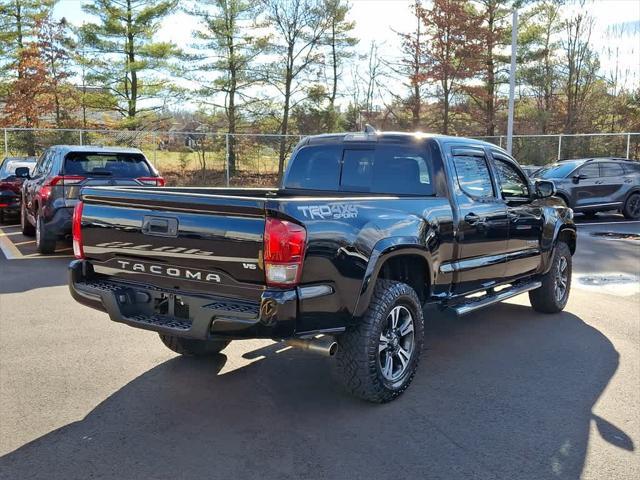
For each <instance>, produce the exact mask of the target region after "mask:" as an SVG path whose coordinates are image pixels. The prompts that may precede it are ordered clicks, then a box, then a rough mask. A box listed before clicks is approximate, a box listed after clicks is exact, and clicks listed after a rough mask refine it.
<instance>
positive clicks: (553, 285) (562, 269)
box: [529, 242, 572, 313]
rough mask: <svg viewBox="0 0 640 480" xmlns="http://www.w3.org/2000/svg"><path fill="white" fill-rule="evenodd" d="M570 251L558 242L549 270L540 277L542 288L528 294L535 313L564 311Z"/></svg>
mask: <svg viewBox="0 0 640 480" xmlns="http://www.w3.org/2000/svg"><path fill="white" fill-rule="evenodd" d="M571 260H572V259H571V250H569V246H568V245H567V244H566V243H564V242H558V245H557V246H556V248H555V250H554V252H553V259H552V264H551V268H550V269H549V271H548V272H547V273H546V274H544V275H543V276H542V279H541V280H542V286H541V287H539V288H536V289H535V290H531V291H530V292H529V300H530V302H531V306H532V307H533V309H534V310H535V311H536V312H542V313H558V312H561V311H562V310H564V307H565V306H566V305H567V301H568V300H569V292H570V291H571Z"/></svg>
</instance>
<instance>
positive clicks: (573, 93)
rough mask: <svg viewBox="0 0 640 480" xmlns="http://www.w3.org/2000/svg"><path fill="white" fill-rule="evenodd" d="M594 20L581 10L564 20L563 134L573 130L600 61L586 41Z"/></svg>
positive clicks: (585, 103)
mask: <svg viewBox="0 0 640 480" xmlns="http://www.w3.org/2000/svg"><path fill="white" fill-rule="evenodd" d="M582 6H584V2H582ZM593 23H594V19H593V17H591V16H589V15H588V14H586V13H584V10H581V11H580V12H579V13H578V14H576V15H575V16H574V17H572V18H569V19H568V20H565V22H564V28H565V32H566V37H565V40H564V41H563V42H562V47H563V50H564V56H565V65H566V66H565V69H566V70H565V77H564V92H565V96H566V102H567V105H566V112H565V122H564V131H565V133H575V131H576V127H577V125H578V124H579V122H580V120H581V117H582V114H583V113H584V109H585V107H586V105H587V99H588V96H589V94H590V93H591V90H592V88H593V86H594V83H595V81H596V80H597V73H598V70H599V68H600V62H599V61H598V57H597V55H596V53H595V52H594V51H593V50H592V49H591V46H590V43H589V42H590V40H591V30H592V28H593Z"/></svg>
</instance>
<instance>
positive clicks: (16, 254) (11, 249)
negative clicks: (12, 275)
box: [0, 225, 73, 260]
mask: <svg viewBox="0 0 640 480" xmlns="http://www.w3.org/2000/svg"><path fill="white" fill-rule="evenodd" d="M7 226H9V227H12V226H13V227H15V226H17V225H5V226H4V227H7ZM19 233H20V232H9V233H7V232H5V231H4V230H3V229H2V228H0V251H1V252H2V253H3V254H4V256H5V258H6V259H7V260H38V259H49V258H73V255H65V254H62V255H40V254H39V253H30V254H27V255H25V254H23V253H22V252H21V251H20V250H18V248H17V247H16V245H26V244H28V243H34V242H35V240H28V241H25V242H19V243H13V242H12V241H11V240H10V239H9V237H10V236H12V235H18V234H19ZM69 250H72V248H71V247H69V248H61V249H59V250H58V252H66V251H69Z"/></svg>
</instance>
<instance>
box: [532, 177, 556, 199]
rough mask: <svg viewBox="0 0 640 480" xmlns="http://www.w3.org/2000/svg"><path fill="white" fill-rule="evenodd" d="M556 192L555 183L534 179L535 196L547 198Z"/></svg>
mask: <svg viewBox="0 0 640 480" xmlns="http://www.w3.org/2000/svg"><path fill="white" fill-rule="evenodd" d="M555 194H556V185H555V184H554V183H553V182H552V181H550V180H537V181H536V197H538V198H549V197H553V196H554V195H555Z"/></svg>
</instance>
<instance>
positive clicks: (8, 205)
mask: <svg viewBox="0 0 640 480" xmlns="http://www.w3.org/2000/svg"><path fill="white" fill-rule="evenodd" d="M0 210H5V211H17V210H20V195H18V194H17V193H15V192H13V191H11V190H0Z"/></svg>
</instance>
